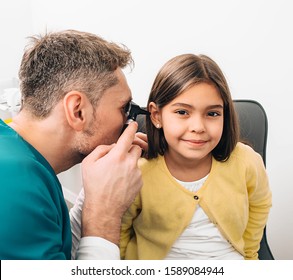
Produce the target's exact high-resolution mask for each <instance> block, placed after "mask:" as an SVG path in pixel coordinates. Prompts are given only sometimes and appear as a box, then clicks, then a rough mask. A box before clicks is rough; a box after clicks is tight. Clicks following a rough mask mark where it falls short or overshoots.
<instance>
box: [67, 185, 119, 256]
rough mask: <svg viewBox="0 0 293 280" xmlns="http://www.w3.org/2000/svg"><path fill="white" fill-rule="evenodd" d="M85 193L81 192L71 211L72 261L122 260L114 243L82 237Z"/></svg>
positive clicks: (93, 237)
mask: <svg viewBox="0 0 293 280" xmlns="http://www.w3.org/2000/svg"><path fill="white" fill-rule="evenodd" d="M83 201H84V191H83V189H82V190H81V191H80V193H79V195H78V197H77V199H76V202H75V204H74V206H73V207H72V208H71V209H70V212H69V216H70V223H71V233H72V249H71V259H77V260H120V251H119V248H118V246H117V245H115V244H114V243H112V242H110V241H108V240H106V239H104V238H101V237H95V236H87V237H81V212H82V205H83Z"/></svg>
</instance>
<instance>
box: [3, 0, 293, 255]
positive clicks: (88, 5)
mask: <svg viewBox="0 0 293 280" xmlns="http://www.w3.org/2000/svg"><path fill="white" fill-rule="evenodd" d="M292 11H293V4H292V1H291V0H246V1H235V0H234V1H233V0H221V1H218V0H205V1H202V0H178V1H171V0H169V1H167V0H166V1H164V0H145V1H138V0H116V1H115V0H104V1H102V0H101V1H99V0H83V1H77V0H63V1H61V0H7V1H5V0H1V3H0V13H1V16H0V31H1V33H0V34H1V45H0V50H1V52H0V62H1V64H0V65H1V66H0V79H12V78H13V77H16V76H17V72H18V67H19V63H20V60H21V56H22V53H23V49H24V46H25V44H26V42H27V40H26V37H27V36H30V35H33V34H39V33H44V32H45V31H46V30H48V31H58V30H61V29H79V30H82V31H89V32H93V33H96V34H98V35H100V36H102V37H104V38H105V39H107V40H110V41H114V42H118V43H123V44H125V45H126V46H128V47H129V48H130V49H131V51H132V54H133V58H134V60H135V68H134V69H133V71H132V72H131V73H130V72H129V71H127V72H126V75H127V79H128V82H129V85H130V87H131V89H132V92H133V98H134V101H135V102H136V103H138V104H140V105H142V106H144V105H145V104H146V101H147V96H148V93H149V91H150V87H151V85H152V82H153V80H154V77H155V75H156V73H157V72H158V70H159V68H160V67H161V66H162V65H163V63H165V62H166V61H167V60H168V59H170V58H171V57H172V56H175V55H178V54H182V53H187V52H188V53H196V54H199V53H204V54H207V55H209V56H210V57H212V58H213V59H214V60H215V61H216V62H217V63H218V64H219V65H220V67H221V68H222V70H223V72H224V73H225V75H226V78H227V80H228V83H229V85H230V89H231V92H232V95H233V98H234V99H249V98H250V99H255V100H257V101H259V102H260V103H261V104H262V105H263V106H264V108H265V110H266V112H267V115H268V120H269V136H268V147H267V171H268V174H269V178H270V184H271V189H272V192H273V207H272V209H271V213H270V217H269V221H268V225H267V229H268V230H267V231H268V232H267V235H268V240H269V243H270V246H271V249H272V251H273V254H274V256H275V258H276V259H291V260H292V259H293V203H292V200H293V188H292V187H293V183H292V176H291V175H292V173H291V172H293V163H292V162H293V152H292V138H293V127H292V94H293V86H292V76H293V16H292ZM60 178H61V181H62V183H63V184H64V190H65V195H67V196H68V197H70V191H72V192H73V194H74V193H76V192H77V191H78V190H79V189H80V186H81V182H80V174H79V167H78V166H77V167H75V168H73V170H71V171H69V172H66V173H64V174H61V176H60ZM0 184H1V181H0Z"/></svg>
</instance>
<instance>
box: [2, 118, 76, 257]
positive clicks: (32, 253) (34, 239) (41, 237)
mask: <svg viewBox="0 0 293 280" xmlns="http://www.w3.org/2000/svg"><path fill="white" fill-rule="evenodd" d="M51 144H52V143H48V146H50V145H51ZM70 252H71V230H70V219H69V214H68V209H67V206H66V203H65V200H64V197H63V193H62V188H61V184H60V182H59V180H58V178H57V176H56V174H55V172H54V170H53V169H52V167H51V166H50V164H49V163H48V162H47V161H46V159H45V158H44V157H43V156H42V155H41V154H40V153H39V152H38V151H37V150H36V149H34V148H33V147H32V146H31V145H30V144H29V143H28V142H26V141H25V140H24V139H23V138H22V137H21V136H20V135H19V134H17V133H16V132H15V131H14V130H13V129H12V128H10V127H9V126H7V125H6V124H5V123H4V122H3V121H1V120H0V259H1V260H4V259H10V260H12V259H18V260H23V259H34V260H41V259H70Z"/></svg>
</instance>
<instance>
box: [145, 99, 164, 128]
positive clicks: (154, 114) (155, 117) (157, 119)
mask: <svg viewBox="0 0 293 280" xmlns="http://www.w3.org/2000/svg"><path fill="white" fill-rule="evenodd" d="M148 111H149V112H150V113H151V115H150V118H151V121H152V123H153V125H154V126H155V127H157V128H161V126H162V123H161V113H160V110H159V108H158V106H157V104H156V103H155V102H150V104H149V106H148Z"/></svg>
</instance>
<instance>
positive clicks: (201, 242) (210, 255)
mask: <svg viewBox="0 0 293 280" xmlns="http://www.w3.org/2000/svg"><path fill="white" fill-rule="evenodd" d="M207 177H208V176H206V177H204V178H202V179H200V180H198V181H195V182H182V181H179V180H177V179H176V180H177V181H178V182H179V183H180V184H181V185H182V186H183V187H185V188H186V189H188V190H189V191H192V192H196V191H198V190H199V188H200V187H201V186H202V185H203V184H204V182H205V180H206V179H207ZM165 259H177V260H178V259H195V260H207V259H221V260H223V259H227V260H232V259H237V260H241V259H242V260H243V259H244V258H243V256H242V255H241V254H240V253H239V252H238V251H236V250H235V249H234V247H233V246H232V245H231V244H230V243H229V242H228V241H227V240H226V239H225V238H224V237H223V236H222V234H221V233H220V231H219V229H218V228H217V227H216V226H215V225H214V224H213V223H212V222H211V221H210V220H209V218H208V216H207V215H206V214H205V212H204V211H203V209H202V208H201V207H200V205H198V207H197V209H196V211H195V213H194V215H193V218H192V219H191V222H190V224H189V225H188V227H187V228H186V229H185V230H184V231H183V233H182V235H181V236H179V238H178V239H177V240H176V242H175V243H174V244H173V246H172V248H171V250H170V252H169V253H168V255H167V256H166V258H165Z"/></svg>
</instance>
